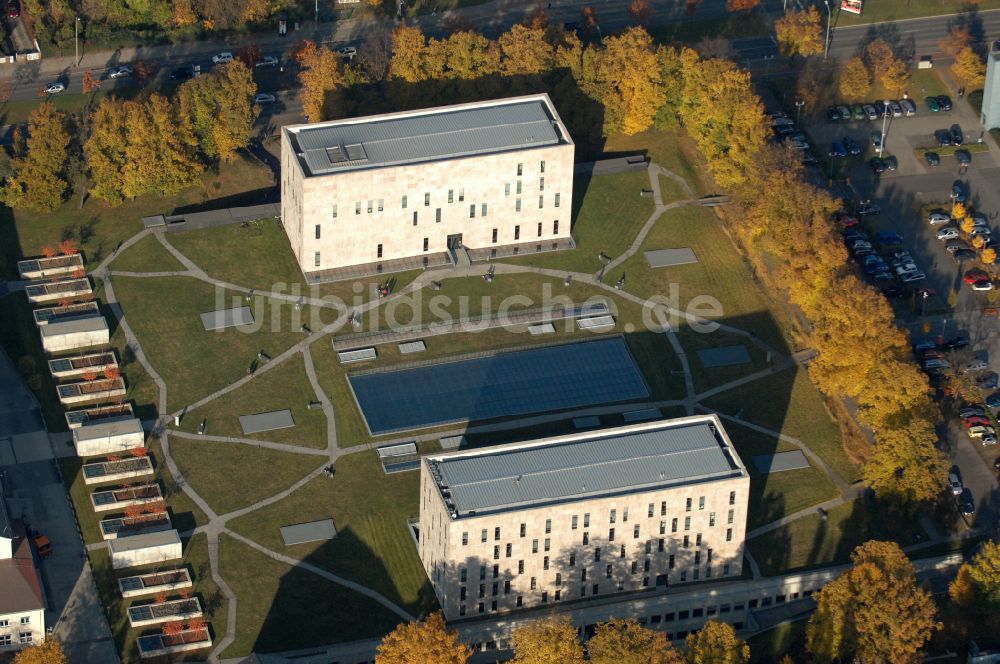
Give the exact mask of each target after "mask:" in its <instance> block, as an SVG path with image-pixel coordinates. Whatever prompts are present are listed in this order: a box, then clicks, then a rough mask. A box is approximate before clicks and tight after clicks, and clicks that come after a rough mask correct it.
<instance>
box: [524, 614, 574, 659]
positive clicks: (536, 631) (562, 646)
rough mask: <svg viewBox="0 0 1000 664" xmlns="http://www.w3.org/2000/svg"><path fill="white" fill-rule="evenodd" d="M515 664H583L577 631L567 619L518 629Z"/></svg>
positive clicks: (553, 620)
mask: <svg viewBox="0 0 1000 664" xmlns="http://www.w3.org/2000/svg"><path fill="white" fill-rule="evenodd" d="M511 641H512V642H513V646H514V660H513V661H514V664H583V662H584V661H585V660H584V658H583V646H582V645H581V644H580V638H579V637H578V636H577V632H576V627H573V625H572V624H570V622H569V618H566V617H565V616H552V617H549V618H541V619H539V620H535V621H532V622H530V623H528V624H526V625H521V626H519V627H517V628H516V629H514V632H513V633H512V634H511Z"/></svg>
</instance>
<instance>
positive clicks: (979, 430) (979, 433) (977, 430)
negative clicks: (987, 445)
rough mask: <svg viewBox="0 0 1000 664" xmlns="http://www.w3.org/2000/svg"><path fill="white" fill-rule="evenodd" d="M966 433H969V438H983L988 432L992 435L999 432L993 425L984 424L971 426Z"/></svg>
mask: <svg viewBox="0 0 1000 664" xmlns="http://www.w3.org/2000/svg"><path fill="white" fill-rule="evenodd" d="M965 433H966V434H968V436H969V438H982V437H983V436H985V435H986V434H990V435H991V436H995V435H996V434H997V432H996V431H995V430H994V429H993V427H991V426H987V425H984V424H980V425H978V426H974V427H970V428H969V429H967V430H966V432H965Z"/></svg>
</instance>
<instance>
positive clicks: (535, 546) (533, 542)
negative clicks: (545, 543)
mask: <svg viewBox="0 0 1000 664" xmlns="http://www.w3.org/2000/svg"><path fill="white" fill-rule="evenodd" d="M531 552H532V553H538V540H531Z"/></svg>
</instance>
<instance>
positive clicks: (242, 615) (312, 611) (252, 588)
mask: <svg viewBox="0 0 1000 664" xmlns="http://www.w3.org/2000/svg"><path fill="white" fill-rule="evenodd" d="M340 537H343V534H338V539H339V538H340ZM336 542H337V540H334V543H333V544H332V546H336ZM219 558H220V561H219V566H220V571H221V573H222V576H223V578H225V579H226V583H228V584H229V587H230V588H231V589H232V590H233V592H234V593H235V594H236V597H237V600H238V601H237V608H236V640H235V641H233V643H232V645H230V646H229V647H228V648H226V650H225V652H223V653H222V656H223V658H230V657H238V658H242V657H246V656H248V655H249V654H250V653H251V652H258V653H265V652H274V651H278V650H290V649H298V648H308V647H309V646H318V645H324V644H329V643H337V642H345V641H355V640H358V639H366V638H372V637H378V636H382V635H384V634H387V633H388V632H390V631H392V629H393V628H394V627H395V626H396V625H397V624H398V623H400V622H402V620H401V619H400V618H399V617H398V616H397V615H396V614H395V613H392V612H391V611H389V610H388V609H386V608H385V607H383V606H382V605H381V604H378V603H377V602H375V601H374V600H372V599H369V598H367V597H365V596H364V595H361V594H359V593H356V592H354V591H352V590H348V589H347V588H344V587H343V586H341V585H339V584H336V583H333V582H332V581H328V580H326V579H324V578H322V577H319V576H316V575H315V574H313V573H311V572H308V571H305V570H302V569H299V568H297V567H292V566H290V565H286V564H284V563H281V562H278V561H276V560H273V559H271V558H269V557H267V556H265V555H264V554H262V553H260V552H259V551H257V550H256V549H253V548H251V547H249V546H247V545H246V544H244V543H242V542H240V541H238V540H236V539H233V538H232V537H229V536H227V535H222V536H221V537H220V538H219ZM372 562H373V561H369V564H371V563H372Z"/></svg>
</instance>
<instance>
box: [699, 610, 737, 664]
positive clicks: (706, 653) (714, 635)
mask: <svg viewBox="0 0 1000 664" xmlns="http://www.w3.org/2000/svg"><path fill="white" fill-rule="evenodd" d="M684 645H685V646H687V653H686V658H687V661H688V664H747V663H748V662H749V661H750V646H748V645H747V643H746V641H743V640H742V639H739V638H737V637H736V630H734V629H733V626H732V625H730V624H729V623H723V622H717V621H715V620H709V621H708V622H707V623H705V625H704V626H703V627H702V628H701V629H699V630H698V631H697V632H694V633H693V634H690V635H689V636H688V637H687V638H686V639H685V640H684Z"/></svg>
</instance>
